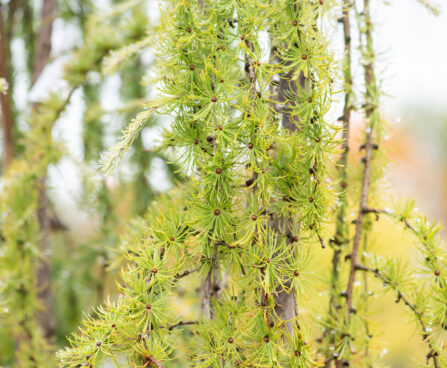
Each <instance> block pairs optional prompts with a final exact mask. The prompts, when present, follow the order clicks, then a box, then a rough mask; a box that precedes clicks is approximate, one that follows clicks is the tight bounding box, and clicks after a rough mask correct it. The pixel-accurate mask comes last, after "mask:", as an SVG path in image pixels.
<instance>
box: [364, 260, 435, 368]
mask: <svg viewBox="0 0 447 368" xmlns="http://www.w3.org/2000/svg"><path fill="white" fill-rule="evenodd" d="M355 269H356V270H357V271H363V272H369V273H371V274H373V275H374V276H375V277H377V278H378V279H380V280H382V281H383V282H384V283H386V284H390V280H389V279H388V278H387V277H386V276H385V275H384V274H383V273H381V272H380V270H379V269H378V268H375V269H373V268H371V267H367V266H364V265H360V264H355ZM392 287H393V289H394V290H395V291H396V293H397V302H399V301H401V300H402V301H403V302H404V304H405V305H406V306H407V307H408V308H409V309H410V310H411V311H412V312H413V313H414V315H415V317H416V319H417V321H418V323H419V325H420V326H421V330H422V332H423V335H422V339H423V340H424V341H425V342H426V343H427V345H428V347H429V348H430V352H429V353H428V354H427V360H429V359H433V364H434V367H435V368H439V364H438V359H437V355H436V352H435V350H434V349H433V344H432V343H431V341H430V339H429V338H428V331H427V326H426V325H425V323H424V321H423V320H422V313H420V312H419V311H418V310H417V308H416V306H415V305H414V304H412V303H411V302H410V299H409V298H408V296H407V295H406V294H405V293H403V292H402V291H401V290H399V289H397V288H396V287H395V286H392Z"/></svg>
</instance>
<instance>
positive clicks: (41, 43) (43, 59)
mask: <svg viewBox="0 0 447 368" xmlns="http://www.w3.org/2000/svg"><path fill="white" fill-rule="evenodd" d="M55 12H56V0H45V1H44V3H43V7H42V16H41V28H40V31H39V35H38V39H37V49H36V58H35V60H34V67H33V76H32V83H35V82H36V81H37V79H38V78H39V76H40V74H41V73H42V71H43V69H44V68H45V65H46V64H47V63H48V59H49V57H50V52H51V34H52V29H53V26H52V25H53V18H54V16H55ZM45 182H46V174H44V175H43V176H42V177H41V178H40V179H39V208H38V212H37V214H38V220H39V225H40V231H41V235H42V238H41V241H40V250H41V252H42V255H43V257H42V258H41V259H39V262H38V265H37V267H36V282H37V288H38V294H37V297H38V299H39V302H40V303H41V306H42V309H41V310H38V311H37V314H36V317H37V320H38V322H39V325H40V326H41V327H42V329H43V331H44V335H45V337H46V338H47V339H50V338H52V337H53V336H54V333H55V326H56V324H55V321H54V318H53V295H52V291H51V265H50V263H49V261H48V257H49V256H50V252H51V244H50V230H51V226H50V217H49V211H48V197H47V193H46V187H45Z"/></svg>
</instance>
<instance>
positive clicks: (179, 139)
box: [58, 0, 447, 368]
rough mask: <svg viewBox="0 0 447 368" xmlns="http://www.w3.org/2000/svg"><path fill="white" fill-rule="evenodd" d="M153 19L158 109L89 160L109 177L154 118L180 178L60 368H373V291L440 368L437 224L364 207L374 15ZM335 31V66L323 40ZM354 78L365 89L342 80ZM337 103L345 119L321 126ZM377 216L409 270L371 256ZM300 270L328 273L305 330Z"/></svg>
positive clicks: (185, 10)
mask: <svg viewBox="0 0 447 368" xmlns="http://www.w3.org/2000/svg"><path fill="white" fill-rule="evenodd" d="M421 3H422V5H425V6H426V7H428V8H429V9H430V10H432V11H434V12H436V8H434V7H433V6H432V5H431V4H429V3H428V2H426V1H423V2H421ZM162 4H163V5H162V10H160V12H161V14H160V25H159V28H158V30H157V33H156V35H157V38H156V40H157V42H156V45H155V48H156V52H157V57H158V64H157V67H158V69H157V72H158V77H159V84H158V91H159V94H158V97H156V98H154V99H152V100H151V101H150V102H147V104H146V108H145V110H143V111H142V112H140V113H139V114H138V115H137V116H136V117H135V118H134V119H133V120H132V122H131V123H130V125H129V126H128V128H127V129H126V130H125V131H124V132H123V137H122V140H121V141H120V142H119V143H118V144H117V145H116V146H114V147H112V148H111V150H110V151H109V153H108V154H107V155H104V156H103V159H102V162H103V166H104V169H105V171H107V172H109V171H111V170H112V169H113V168H115V167H116V166H117V165H118V164H119V162H120V160H121V159H122V157H123V155H124V153H125V151H126V150H128V149H129V147H131V146H132V143H133V142H134V141H135V140H136V139H138V136H139V133H140V131H141V130H142V129H143V127H144V126H145V122H146V120H147V119H149V118H150V117H152V116H153V115H154V114H159V115H164V116H167V117H169V119H171V124H170V127H169V128H168V129H166V131H165V134H164V136H163V143H162V149H164V150H165V152H167V153H169V154H170V155H171V158H172V161H173V162H176V163H178V164H179V165H180V166H181V172H182V173H183V175H184V176H185V180H186V181H185V183H184V184H182V185H179V186H177V187H176V188H175V189H173V190H172V191H171V192H170V193H169V194H168V195H167V196H165V197H163V198H161V199H159V200H158V201H157V203H155V204H154V205H153V206H152V207H151V209H150V210H149V212H148V214H147V215H146V216H145V218H144V222H143V223H141V222H140V223H139V224H138V226H135V227H134V230H133V232H132V236H131V237H126V239H125V241H124V242H123V245H122V250H123V255H124V257H125V259H126V262H125V263H124V264H123V268H122V271H121V282H120V284H119V289H120V292H121V295H120V296H119V297H118V298H117V299H115V300H109V301H107V302H106V303H105V304H104V305H102V306H101V307H98V308H97V310H96V311H95V314H94V315H92V316H87V317H86V319H85V321H84V323H83V325H82V327H80V328H79V330H78V331H76V332H75V333H74V334H73V335H72V337H71V339H70V341H71V347H70V348H67V349H65V350H61V351H59V352H58V358H59V364H60V366H61V367H81V366H88V367H97V366H101V365H102V364H105V363H107V362H110V364H112V363H113V364H115V366H123V365H126V364H127V365H128V366H135V367H162V366H168V367H169V366H178V367H183V366H194V367H273V366H278V367H309V366H326V367H332V366H335V367H343V366H353V367H373V366H374V367H376V366H381V364H382V363H383V358H382V357H381V355H380V351H378V346H380V345H379V344H378V342H377V339H376V335H375V333H376V329H374V328H373V327H372V326H371V321H372V320H373V318H374V317H373V315H372V313H371V311H370V309H369V306H370V304H371V296H372V295H373V294H374V293H373V291H372V290H374V292H380V291H376V290H377V287H376V286H377V285H376V284H377V283H378V285H383V286H384V289H385V291H389V292H391V293H394V294H395V295H396V297H397V300H396V301H397V302H400V304H401V305H402V308H403V310H406V311H408V313H410V315H412V317H413V319H414V322H415V324H416V326H417V328H418V329H419V332H420V334H421V339H422V341H423V343H424V345H425V346H426V355H425V359H424V360H423V361H422V362H421V364H422V365H424V366H432V367H435V368H437V367H444V366H446V364H447V361H446V355H445V351H444V345H445V338H446V336H447V329H446V328H447V324H446V322H447V303H446V302H447V293H446V290H447V287H446V279H445V277H446V276H445V266H446V254H445V247H444V245H443V243H442V242H441V241H440V239H439V236H438V235H437V234H438V232H439V229H440V227H439V226H438V225H437V224H435V223H432V222H430V221H429V220H427V218H426V217H425V216H422V215H420V214H418V213H417V212H416V211H415V209H414V203H413V202H411V201H408V202H404V203H395V204H394V207H393V208H394V209H393V210H391V209H384V208H383V205H384V204H385V203H384V201H383V200H381V199H380V196H379V190H380V187H381V186H380V183H381V181H382V180H383V176H384V172H385V170H384V168H385V167H386V158H385V154H384V153H383V150H382V145H381V140H382V138H383V136H384V134H385V131H386V129H387V128H386V124H385V123H384V121H383V119H382V117H381V114H380V106H381V105H380V104H381V95H382V91H381V88H380V76H378V75H377V68H376V59H377V56H376V55H377V52H376V51H375V48H374V42H373V40H374V28H373V24H374V21H373V18H372V14H371V5H372V1H371V0H364V1H357V2H354V3H352V2H349V1H343V2H337V1H328V0H326V1H323V0H319V1H314V0H300V1H293V0H268V1H267V0H265V1H251V0H246V1H238V0H178V1H164V2H163V3H162ZM354 14H355V17H353V16H352V15H354ZM336 20H339V21H340V23H341V24H342V30H343V34H344V52H343V55H344V60H343V61H342V63H341V64H342V66H339V63H336V62H335V61H334V59H333V52H334V50H333V49H332V48H331V44H330V43H329V41H328V38H327V35H328V33H330V32H331V31H332V30H333V29H334V27H336V25H335V24H336V23H335V21H336ZM353 37H356V38H358V39H359V47H358V53H359V55H360V57H358V59H354V58H353V57H352V54H353V53H352V51H353V47H352V46H351V39H352V38H353ZM135 48H138V45H135ZM133 51H134V50H133V48H130V49H129V48H127V49H125V50H122V51H121V52H118V53H117V55H118V56H119V57H121V58H125V57H126V55H127V53H129V52H130V53H132V52H133ZM117 55H115V57H116V56H117ZM118 59H119V58H118ZM111 60H113V58H112V59H111ZM357 66H358V67H361V68H362V69H363V76H364V77H363V82H360V81H357V79H354V78H353V76H352V69H353V67H357ZM340 86H341V88H340ZM340 89H341V90H342V92H343V98H344V106H343V114H342V116H341V117H340V118H339V119H333V115H334V114H333V113H332V110H331V108H332V106H333V103H334V99H335V96H336V95H335V94H336V93H338V92H340ZM355 92H356V93H355ZM354 109H356V110H362V111H363V114H364V119H365V123H364V143H363V144H362V145H361V147H360V148H361V152H363V154H364V155H363V157H361V160H360V162H359V163H358V164H357V163H352V162H350V160H349V159H348V158H349V155H348V151H349V145H348V144H349V139H348V138H349V134H350V129H351V127H350V125H351V124H350V117H351V112H352V110H354ZM385 207H386V206H385ZM351 210H352V211H354V215H352V214H351ZM382 217H388V218H390V219H391V220H393V221H396V223H401V224H403V225H404V227H405V228H406V229H407V230H408V231H409V232H410V233H411V234H412V235H413V236H414V239H415V242H416V243H418V244H419V250H420V254H421V265H420V266H417V267H414V266H413V265H411V264H405V263H404V261H403V260H401V259H398V258H392V259H386V258H384V257H381V256H380V255H377V254H374V253H373V252H372V250H370V249H369V247H368V245H369V238H370V236H371V234H372V232H373V227H374V223H375V222H376V221H377V220H379V218H382ZM334 224H335V227H334ZM326 244H328V246H326ZM319 247H322V248H326V249H325V251H326V252H332V253H333V260H332V266H331V268H329V269H327V270H326V269H321V270H312V269H310V267H309V264H310V259H311V257H312V255H313V254H316V251H317V249H318V248H319ZM312 271H313V272H314V273H315V274H327V275H328V279H327V284H326V283H325V282H324V281H323V282H322V286H320V288H321V287H323V286H325V285H329V286H327V293H328V296H329V298H328V306H327V313H326V314H325V315H324V316H321V318H320V320H319V324H317V325H316V326H315V324H314V323H312V322H313V317H315V316H313V315H312V313H309V312H308V311H307V313H302V310H306V306H307V304H306V303H307V301H306V298H305V296H306V295H307V294H309V293H311V292H312V290H315V288H317V287H318V286H317V285H315V283H316V282H317V281H318V279H316V277H315V274H312ZM357 285H362V287H357ZM185 310H186V311H185ZM126 362H127V363H126Z"/></svg>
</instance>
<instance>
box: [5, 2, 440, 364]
mask: <svg viewBox="0 0 447 368" xmlns="http://www.w3.org/2000/svg"><path fill="white" fill-rule="evenodd" d="M134 3H135V4H137V3H138V1H136V2H134ZM0 4H1V9H2V10H3V12H2V14H1V16H2V19H3V23H4V25H3V26H4V27H6V28H5V29H7V30H9V36H10V37H9V39H8V40H7V41H8V45H7V46H8V48H9V50H10V51H9V64H10V65H9V76H10V78H12V79H10V86H9V91H10V93H11V96H12V101H13V105H14V106H13V111H14V118H15V122H16V125H17V127H18V129H17V132H16V137H17V139H18V142H22V141H21V140H20V139H21V138H23V137H22V135H23V132H26V131H27V130H30V129H31V127H32V125H30V123H29V112H30V109H31V108H32V106H33V104H35V103H39V102H40V101H43V100H46V99H48V96H50V92H56V93H62V94H63V95H65V94H66V91H67V90H70V88H71V87H72V86H74V85H78V84H79V82H82V87H79V88H76V89H75V90H74V92H73V95H72V96H71V99H70V101H69V103H68V105H67V107H66V108H65V110H64V112H63V113H62V115H61V117H60V119H59V120H57V122H56V124H55V126H54V127H52V136H53V138H54V139H55V140H57V141H61V142H63V144H64V149H63V151H64V153H63V155H62V158H61V159H60V160H59V162H58V163H57V164H56V165H51V166H49V168H48V172H47V178H46V180H47V188H48V189H47V196H48V199H49V203H50V206H49V209H48V211H49V216H50V218H51V219H52V221H53V223H54V224H55V225H54V229H53V231H52V232H51V247H50V249H48V255H51V259H52V267H51V272H52V274H51V275H52V276H51V277H52V283H53V297H54V303H55V308H54V318H55V322H56V325H57V326H58V328H57V331H56V337H57V341H58V344H59V345H64V344H65V343H66V340H65V337H66V335H68V334H69V333H70V332H71V331H73V330H74V329H75V328H76V327H77V325H78V323H79V321H80V319H81V317H82V311H83V310H87V311H88V310H91V308H92V307H93V306H95V305H97V304H99V303H101V301H102V300H104V298H105V297H106V296H107V295H108V294H114V293H116V289H115V283H114V280H115V279H116V278H117V272H116V267H115V268H113V267H112V268H111V267H110V266H111V265H112V263H113V260H116V259H117V255H116V254H118V253H119V244H120V240H119V239H120V237H122V236H123V234H127V233H130V234H132V233H131V232H130V231H129V228H130V227H132V226H135V227H138V226H137V225H135V222H136V220H132V221H131V219H135V218H136V217H137V216H141V215H143V214H144V212H145V211H146V208H147V206H148V205H149V204H150V202H151V201H152V200H153V199H154V198H156V196H157V195H159V194H160V193H163V192H165V191H167V190H169V189H170V188H171V187H172V185H173V184H174V183H175V181H176V180H181V178H180V177H179V176H178V175H177V174H176V171H175V169H176V166H175V163H170V162H169V161H168V160H167V159H166V157H164V156H163V154H162V153H161V152H159V151H158V150H157V142H158V141H159V139H160V137H161V131H162V128H163V127H164V126H167V125H169V121H167V120H162V119H158V120H157V119H153V120H151V122H149V124H148V125H147V127H146V128H145V129H144V130H143V132H142V135H141V138H139V139H138V141H137V142H136V143H135V145H134V148H133V149H132V151H131V152H130V154H129V155H127V156H126V157H125V159H124V162H123V164H122V165H121V166H120V168H119V169H117V170H116V171H115V172H114V173H113V174H111V175H109V176H105V175H104V174H102V173H100V172H99V171H98V168H99V166H98V160H99V158H100V155H101V153H102V152H103V151H104V150H106V149H107V148H108V147H110V146H111V145H112V144H113V143H114V142H116V141H117V139H118V137H119V136H120V131H121V130H122V129H123V128H124V127H125V126H126V125H127V123H128V122H129V121H130V120H131V119H132V118H133V117H134V116H135V114H136V113H137V112H138V111H141V106H142V103H143V102H144V101H147V100H148V99H149V97H150V96H151V95H152V94H153V93H155V92H156V87H154V85H153V83H152V82H151V81H152V79H153V78H154V75H153V74H152V73H153V71H152V70H151V66H152V65H153V63H154V62H155V57H154V55H153V53H152V51H151V49H150V47H149V48H147V49H146V50H145V51H144V52H142V53H141V54H139V55H138V56H135V57H132V58H131V61H129V62H126V63H124V64H123V65H119V68H116V70H111V71H110V72H108V73H103V72H102V71H101V70H100V68H99V66H98V65H99V64H100V63H101V62H102V61H103V58H104V57H105V55H108V53H109V52H110V51H113V50H114V49H118V48H120V47H122V46H125V45H126V44H127V43H131V42H134V41H139V40H141V41H142V42H146V43H147V44H150V42H159V41H158V40H154V39H150V40H149V41H148V37H147V34H146V31H147V30H149V36H150V32H151V29H153V28H152V27H153V24H156V22H157V18H158V16H159V11H158V4H157V2H156V1H152V2H145V4H144V5H135V4H133V5H132V7H130V8H129V9H130V10H123V9H121V10H120V12H117V14H119V15H120V16H115V15H114V13H113V12H115V11H116V10H115V9H116V6H119V5H120V1H105V0H101V1H88V0H85V1H83V0H72V1H71V0H60V1H58V4H57V11H56V12H55V13H54V15H53V18H52V19H51V21H52V26H53V29H52V33H51V53H50V56H49V59H48V62H47V63H46V65H45V67H44V69H43V70H42V72H41V73H40V75H39V77H38V78H37V80H35V81H33V72H32V68H31V67H30V65H32V58H33V55H34V54H33V52H34V51H33V50H32V47H31V45H32V44H33V42H35V40H36V37H37V34H36V31H34V30H33V29H37V28H38V25H39V23H40V22H42V20H41V19H39V18H40V14H41V11H42V4H43V2H41V1H37V0H35V1H21V2H19V1H16V2H14V1H12V0H0ZM443 5H444V6H443V7H442V8H441V13H440V15H439V16H438V17H434V16H433V15H432V14H431V13H430V12H429V11H427V10H426V9H425V8H423V7H421V6H420V4H418V3H417V2H416V1H411V0H391V1H388V2H387V3H386V4H385V3H384V2H378V3H377V4H376V5H375V8H374V18H375V20H376V31H377V37H376V40H375V42H376V48H377V49H378V50H379V51H380V55H378V60H379V61H378V68H379V70H380V76H381V78H382V80H383V84H382V88H383V91H384V93H385V96H384V99H383V101H384V102H383V104H382V112H383V117H384V119H385V121H386V122H387V123H388V125H389V134H388V136H387V137H386V142H385V148H386V151H387V154H388V156H389V159H390V165H389V170H388V174H387V184H386V185H385V190H384V197H386V198H387V199H386V200H388V199H393V198H394V199H396V198H398V197H399V196H401V197H402V198H405V197H411V198H415V199H416V200H417V203H418V207H419V208H420V209H421V211H423V212H425V213H427V214H428V215H429V216H430V217H432V218H436V219H438V220H440V221H441V222H445V219H446V217H447V67H446V66H447V42H445V40H446V39H447V7H446V6H445V4H443ZM13 7H15V8H16V9H13V10H14V11H13V12H12V13H11V11H12V8H13ZM112 9H113V11H112ZM7 12H8V13H7ZM11 14H12V15H11ZM104 14H106V15H104ZM107 14H108V15H107ZM122 14H124V15H122ZM121 15H122V16H121ZM11 16H12V18H11ZM92 16H93V18H94V20H93V21H92V20H91V19H90V18H91V17H92ZM95 17H96V18H95ZM44 21H49V20H48V19H45V20H44ZM118 25H119V27H120V29H124V30H125V33H124V34H117V32H116V29H117V27H118ZM332 37H333V39H334V42H335V45H336V44H337V42H338V43H340V42H341V38H340V34H334V35H332ZM149 38H150V37H149ZM354 43H355V40H354ZM338 49H340V48H338ZM338 58H339V59H340V55H338ZM1 62H2V61H1V60H0V63H1ZM67 65H68V66H67ZM92 65H93V66H94V65H97V66H96V70H94V71H93V72H88V73H85V72H84V70H88V68H89V67H91V66H92ZM354 76H355V78H362V70H361V69H358V70H354ZM11 81H12V83H11ZM141 81H143V83H142V82H141ZM61 91H62V92H61ZM353 120H354V123H353V134H352V137H351V138H352V146H353V147H358V145H359V143H358V142H359V140H360V138H361V137H360V135H359V134H358V130H359V128H361V127H362V124H363V121H362V116H361V115H360V114H356V113H354V115H353ZM356 132H357V133H356ZM25 142H26V141H25ZM21 144H22V143H18V150H19V151H20V150H21V149H23V147H22V146H21ZM354 151H355V150H354ZM356 157H357V154H356V153H355V152H354V153H353V159H355V158H356ZM129 224H131V225H129ZM376 232H377V233H380V234H381V235H383V234H385V236H384V237H381V238H380V240H377V242H376V244H375V247H377V248H378V249H381V251H382V252H383V253H384V254H386V255H397V254H400V255H402V254H404V255H406V256H407V257H408V259H410V260H414V258H415V252H414V251H413V250H412V251H409V250H408V249H409V248H410V247H409V245H408V244H409V242H411V241H410V240H409V239H408V237H407V235H406V234H405V233H404V232H403V231H401V229H398V230H396V229H395V228H393V226H392V225H391V224H389V223H387V222H386V221H381V222H380V223H379V224H378V226H377V227H376ZM444 234H445V233H444ZM121 241H122V240H121ZM124 241H125V240H124ZM413 248H414V247H411V249H413ZM318 252H319V251H318ZM326 253H327V252H326ZM321 255H322V259H323V261H322V264H323V265H324V262H326V261H327V254H321ZM317 258H318V257H317ZM118 259H119V257H118ZM67 260H69V262H67ZM322 297H324V296H322ZM379 298H387V301H391V303H383V300H382V299H380V300H378V302H377V305H376V306H375V308H376V310H377V321H382V322H384V323H385V326H391V327H390V328H388V329H387V331H383V334H382V335H381V336H382V337H381V342H382V343H383V354H385V355H386V356H387V359H388V361H389V363H390V364H391V365H392V366H393V367H396V368H397V367H399V368H400V367H412V366H415V363H414V362H413V361H412V360H411V358H410V357H409V355H410V353H412V352H414V351H417V350H418V349H419V345H420V336H415V337H413V338H411V337H410V336H412V335H413V334H414V332H415V328H414V326H413V325H412V324H410V323H408V320H407V319H408V315H407V314H404V313H402V308H401V306H395V307H394V303H393V297H392V296H389V297H388V296H387V297H383V296H380V297H379ZM322 300H323V299H321V298H316V299H315V302H313V303H315V308H317V309H318V308H319V304H320V303H321V304H324V302H323V301H322ZM384 304H387V305H391V307H390V308H389V309H387V310H383V309H382V305H384ZM2 333H3V334H6V333H7V331H6V329H2V326H0V366H1V365H7V364H9V363H10V362H11V359H12V351H13V346H12V345H11V344H10V343H6V341H7V339H2ZM390 352H392V353H390Z"/></svg>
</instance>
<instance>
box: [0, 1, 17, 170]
mask: <svg viewBox="0 0 447 368" xmlns="http://www.w3.org/2000/svg"><path fill="white" fill-rule="evenodd" d="M10 6H12V5H10ZM8 45H9V41H8V37H7V29H6V27H5V25H4V21H3V6H0V78H4V79H5V80H6V81H7V82H8V84H9V85H10V86H11V80H10V78H9V46H8ZM0 101H1V109H2V115H1V116H2V131H3V170H5V169H6V168H7V167H8V166H9V164H10V163H11V161H12V158H13V156H14V139H13V128H14V115H13V111H12V101H11V89H10V90H9V92H8V93H4V94H3V93H0Z"/></svg>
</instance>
